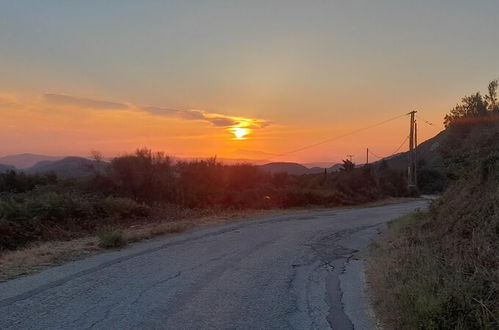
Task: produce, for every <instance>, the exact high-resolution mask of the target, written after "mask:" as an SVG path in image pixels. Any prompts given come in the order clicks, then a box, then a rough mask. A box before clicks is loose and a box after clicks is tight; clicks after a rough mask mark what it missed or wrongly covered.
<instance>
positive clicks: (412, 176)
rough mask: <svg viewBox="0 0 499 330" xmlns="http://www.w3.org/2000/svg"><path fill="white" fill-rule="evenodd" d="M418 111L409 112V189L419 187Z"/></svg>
mask: <svg viewBox="0 0 499 330" xmlns="http://www.w3.org/2000/svg"><path fill="white" fill-rule="evenodd" d="M416 112H417V111H411V112H409V113H408V114H410V115H411V127H410V131H409V166H408V168H407V175H408V180H407V182H408V184H409V190H413V189H416V187H417V176H416V143H417V141H416V140H417V133H416V130H417V127H416V119H415V115H416Z"/></svg>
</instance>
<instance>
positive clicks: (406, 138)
mask: <svg viewBox="0 0 499 330" xmlns="http://www.w3.org/2000/svg"><path fill="white" fill-rule="evenodd" d="M408 139H409V136H406V137H405V138H404V141H402V143H401V144H400V145H399V146H398V147H397V149H395V151H394V152H392V153H391V154H390V155H388V156H384V157H382V156H379V155H377V154H375V153H374V152H372V151H371V149H369V153H370V154H371V155H373V156H374V157H376V158H378V159H382V158H388V157H391V156H393V155H395V154H396V153H398V152H399V150H400V149H401V148H402V147H403V146H404V144H405V143H406V142H407V140H408Z"/></svg>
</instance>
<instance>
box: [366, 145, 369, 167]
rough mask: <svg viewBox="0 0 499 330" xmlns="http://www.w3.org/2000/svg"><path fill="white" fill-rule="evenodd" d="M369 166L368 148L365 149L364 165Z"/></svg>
mask: <svg viewBox="0 0 499 330" xmlns="http://www.w3.org/2000/svg"><path fill="white" fill-rule="evenodd" d="M368 164H369V148H367V149H366V165H368Z"/></svg>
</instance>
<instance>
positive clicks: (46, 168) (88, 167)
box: [24, 157, 107, 177]
mask: <svg viewBox="0 0 499 330" xmlns="http://www.w3.org/2000/svg"><path fill="white" fill-rule="evenodd" d="M106 164H107V163H102V162H96V161H95V160H90V159H87V158H83V157H66V158H63V159H61V160H56V161H41V162H38V163H37V164H35V165H34V166H32V167H30V168H28V169H25V170H24V171H25V172H26V173H29V174H34V173H55V174H57V176H60V177H85V176H90V175H92V174H93V171H92V167H93V166H97V167H100V168H101V167H103V166H106Z"/></svg>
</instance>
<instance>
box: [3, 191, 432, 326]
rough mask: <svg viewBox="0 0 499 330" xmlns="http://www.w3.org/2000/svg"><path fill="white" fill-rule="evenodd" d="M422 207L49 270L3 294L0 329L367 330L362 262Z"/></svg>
mask: <svg viewBox="0 0 499 330" xmlns="http://www.w3.org/2000/svg"><path fill="white" fill-rule="evenodd" d="M425 206H426V202H425V201H415V202H410V203H404V204H396V205H388V206H380V207H372V208H355V209H330V210H323V211H314V212H310V213H306V214H304V213H300V214H287V215H281V216H272V217H265V218H259V219H253V220H245V221H240V222H235V223H231V224H225V225H217V226H208V227H203V228H199V229H196V230H192V231H189V232H186V233H183V234H178V235H172V236H167V237H163V238H159V239H156V240H152V241H148V242H144V243H140V244H136V245H133V246H132V247H130V248H127V249H124V250H121V251H115V252H110V253H105V254H101V255H98V256H95V257H92V258H89V259H86V260H82V261H77V262H72V263H68V264H66V265H63V266H59V267H54V268H51V269H48V270H46V271H43V272H41V273H39V274H36V275H32V276H26V277H22V278H18V279H15V280H11V281H8V282H5V283H1V284H0V329H328V328H333V329H352V328H358V329H361V328H370V327H372V325H371V324H370V323H369V316H368V315H365V314H366V313H368V307H366V302H365V298H363V294H362V292H363V287H362V282H361V280H359V278H361V277H362V276H361V275H362V274H360V275H359V273H360V272H361V271H362V270H361V269H362V267H360V266H359V264H358V263H356V260H357V259H358V256H359V255H360V253H361V252H362V251H364V250H365V249H366V247H367V245H368V244H369V242H370V241H371V239H372V238H374V237H375V236H376V234H377V233H378V232H379V231H380V230H382V229H383V226H384V224H385V223H386V222H387V221H389V220H392V219H394V218H397V217H399V216H401V215H404V214H406V213H409V212H411V211H413V210H415V209H416V208H424V207H425ZM351 261H355V262H352V263H350V262H351Z"/></svg>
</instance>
